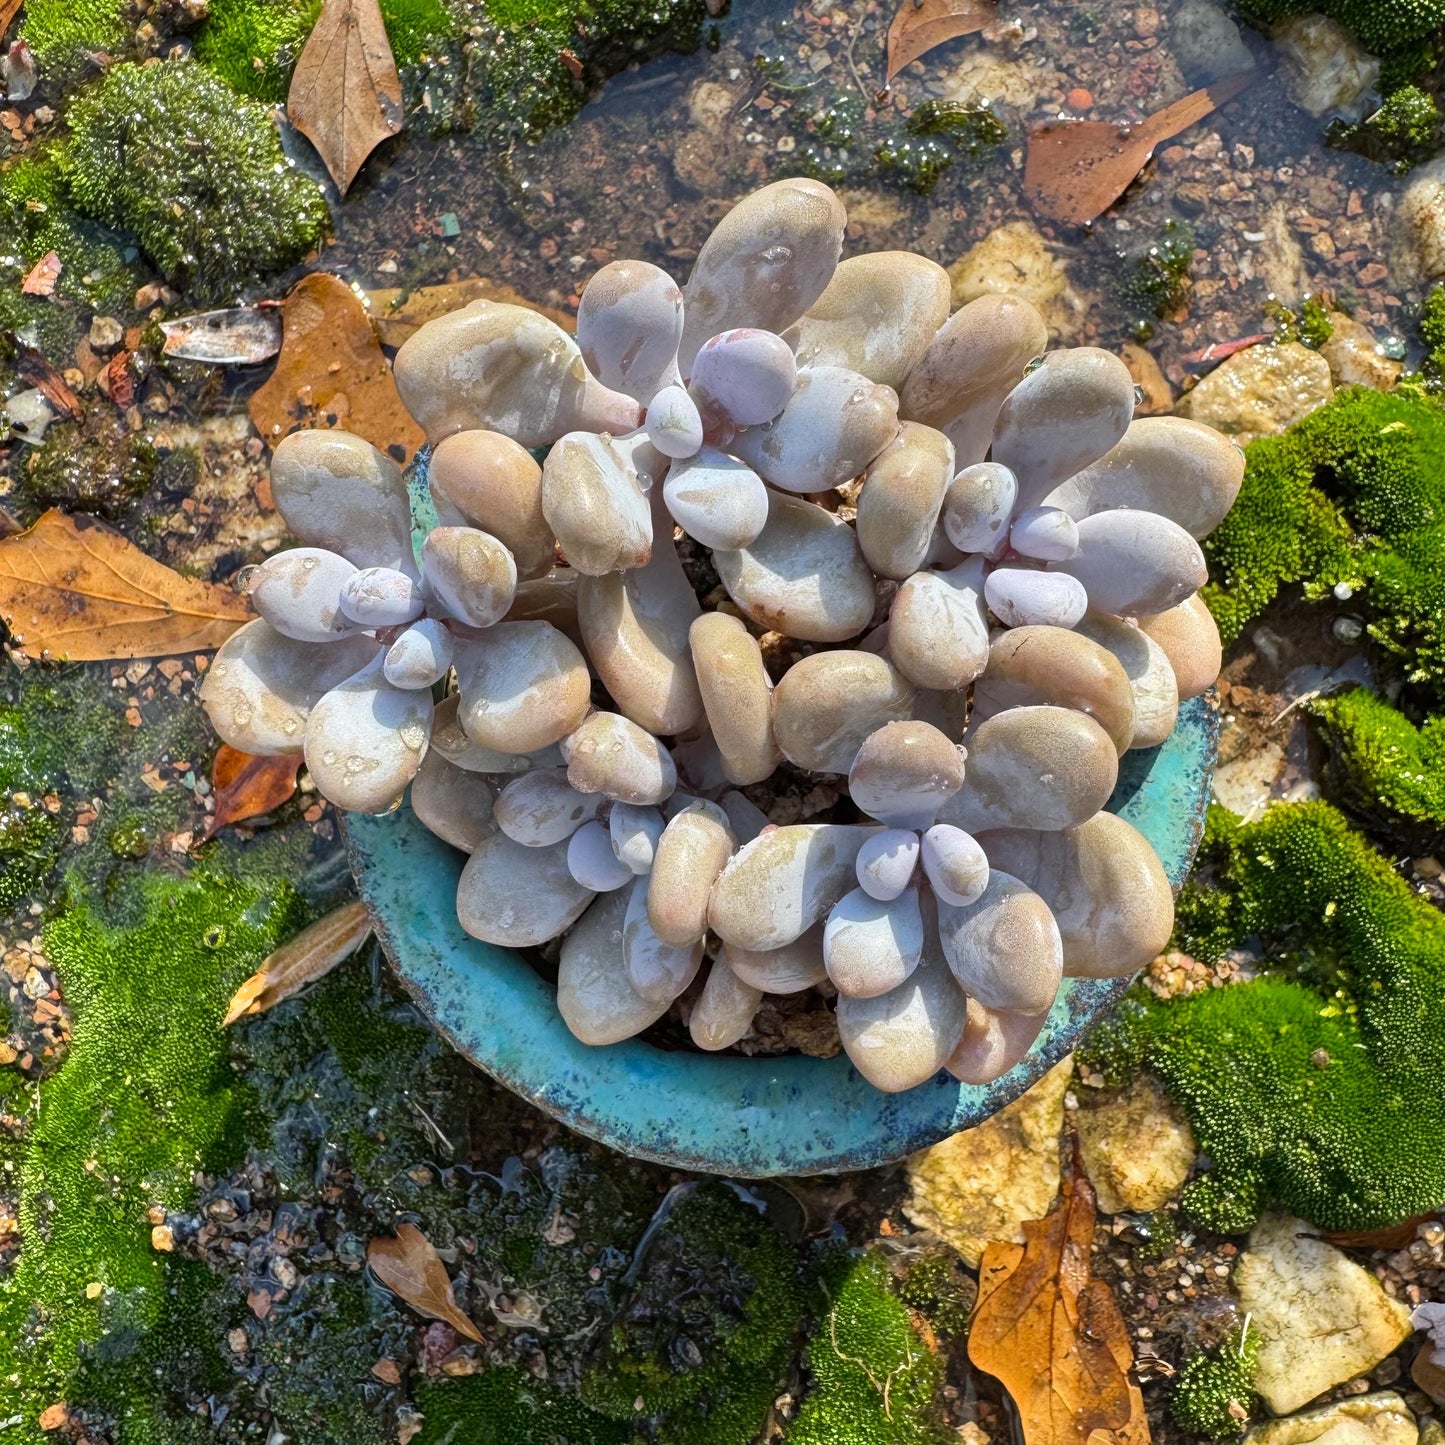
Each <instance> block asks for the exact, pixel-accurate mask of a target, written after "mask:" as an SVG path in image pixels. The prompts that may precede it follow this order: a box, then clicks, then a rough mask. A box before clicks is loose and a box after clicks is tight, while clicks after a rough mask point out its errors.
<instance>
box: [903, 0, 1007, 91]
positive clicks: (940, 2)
mask: <svg viewBox="0 0 1445 1445" xmlns="http://www.w3.org/2000/svg"><path fill="white" fill-rule="evenodd" d="M997 19H998V5H997V4H996V3H995V0H921V3H920V0H899V4H898V13H897V14H896V15H895V16H894V17H893V24H892V25H890V26H889V27H888V77H887V83H888V84H889V85H892V84H893V77H894V76H895V75H897V74H898V72H899V71H900V70H902V69H903V67H904V66H905V65H907V64H909V63H910V62H911V61H914V60H917V59H918V57H919V56H920V55H927V54H928V52H929V51H930V50H932V49H933V47H934V46H935V45H942V44H943V42H944V41H945V40H954V39H957V37H958V36H960V35H972V34H973V33H974V31H976V30H982V29H983V27H984V26H985V25H988V24H990V23H991V22H992V21H994V20H997Z"/></svg>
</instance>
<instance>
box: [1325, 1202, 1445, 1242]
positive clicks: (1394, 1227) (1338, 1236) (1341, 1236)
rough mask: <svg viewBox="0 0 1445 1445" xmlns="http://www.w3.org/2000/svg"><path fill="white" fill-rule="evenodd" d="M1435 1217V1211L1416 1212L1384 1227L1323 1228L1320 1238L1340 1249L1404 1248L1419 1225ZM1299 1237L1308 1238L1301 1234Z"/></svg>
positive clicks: (1412, 1238)
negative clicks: (1410, 1216)
mask: <svg viewBox="0 0 1445 1445" xmlns="http://www.w3.org/2000/svg"><path fill="white" fill-rule="evenodd" d="M1434 1218H1435V1211H1433V1210H1432V1211H1431V1212H1430V1213H1428V1214H1417V1215H1415V1217H1414V1218H1413V1219H1402V1220H1401V1221H1400V1223H1399V1224H1391V1225H1387V1226H1386V1227H1385V1228H1384V1229H1365V1230H1351V1229H1336V1230H1324V1231H1321V1233H1320V1236H1319V1237H1320V1238H1321V1239H1323V1240H1325V1241H1327V1242H1328V1243H1330V1244H1335V1245H1338V1246H1339V1247H1340V1248H1341V1249H1404V1248H1405V1247H1406V1246H1407V1245H1410V1244H1413V1243H1414V1241H1415V1235H1416V1233H1417V1229H1418V1226H1419V1225H1422V1224H1424V1223H1426V1222H1427V1221H1428V1220H1431V1219H1434ZM1300 1238H1301V1239H1307V1238H1310V1236H1309V1235H1306V1234H1301V1235H1300Z"/></svg>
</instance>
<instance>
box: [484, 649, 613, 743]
mask: <svg viewBox="0 0 1445 1445" xmlns="http://www.w3.org/2000/svg"><path fill="white" fill-rule="evenodd" d="M456 669H457V683H458V689H459V692H460V696H461V703H460V706H459V708H458V713H457V716H458V717H459V719H460V720H461V724H462V728H463V729H464V731H465V732H466V734H467V736H468V737H469V738H471V739H472V741H473V742H477V743H480V744H481V745H482V746H483V747H485V748H491V749H494V750H495V751H496V752H499V753H530V752H535V751H536V750H537V749H538V748H544V747H546V746H547V745H548V743H555V742H557V741H559V740H560V739H562V738H564V737H566V736H567V734H568V733H570V732H573V731H575V730H576V728H577V727H578V725H579V724H580V723H581V721H582V719H583V718H584V717H585V716H586V715H587V709H588V707H589V706H590V701H591V694H592V678H591V675H590V674H589V673H588V671H587V660H586V659H585V658H584V657H583V656H582V654H581V653H580V652H578V650H577V649H576V647H574V646H573V645H572V643H571V642H569V641H568V640H567V638H565V637H564V636H563V635H562V634H561V633H560V632H558V630H557V629H556V628H555V627H553V626H552V625H551V623H548V622H499V623H498V624H497V625H496V626H495V627H489V628H488V629H487V630H486V631H485V632H478V633H476V634H475V635H474V636H471V637H465V638H461V639H459V640H458V642H457V644H456Z"/></svg>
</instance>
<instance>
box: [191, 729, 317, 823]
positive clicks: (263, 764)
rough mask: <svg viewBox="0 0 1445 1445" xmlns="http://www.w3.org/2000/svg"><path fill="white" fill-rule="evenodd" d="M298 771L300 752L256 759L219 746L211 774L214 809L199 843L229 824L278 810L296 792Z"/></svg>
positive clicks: (223, 745) (230, 748) (299, 767)
mask: <svg viewBox="0 0 1445 1445" xmlns="http://www.w3.org/2000/svg"><path fill="white" fill-rule="evenodd" d="M300 770H301V755H300V753H284V754H278V755H277V756H274V757H266V758H258V757H255V756H253V755H252V754H251V753H243V752H241V751H240V750H239V749H237V748H233V747H232V746H231V745H230V744H229V743H222V744H221V747H220V750H219V751H218V752H217V753H216V761H215V764H214V766H213V767H212V771H211V792H212V794H213V796H214V797H215V800H216V810H215V812H214V813H212V814H211V817H210V821H209V822H208V823H207V824H206V830H205V832H204V833H202V834H201V842H203V843H204V842H205V841H206V840H207V839H209V838H213V837H215V835H216V834H217V833H218V832H220V830H221V829H222V828H227V827H229V826H230V825H231V824H232V823H242V822H245V820H246V819H247V818H258V817H260V816H261V815H262V814H263V813H269V812H272V811H273V810H274V809H276V808H279V807H280V806H281V804H282V803H284V802H285V801H286V800H287V798H289V797H290V796H291V795H292V794H293V793H294V792H295V791H296V774H297V773H298V772H300Z"/></svg>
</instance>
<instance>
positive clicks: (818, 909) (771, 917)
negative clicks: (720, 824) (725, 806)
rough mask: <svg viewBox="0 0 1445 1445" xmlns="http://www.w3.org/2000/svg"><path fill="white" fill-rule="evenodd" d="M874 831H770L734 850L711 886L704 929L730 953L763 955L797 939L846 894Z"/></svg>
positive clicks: (796, 827)
mask: <svg viewBox="0 0 1445 1445" xmlns="http://www.w3.org/2000/svg"><path fill="white" fill-rule="evenodd" d="M874 831H875V830H874V829H872V828H861V827H856V826H853V825H850V824H842V823H795V824H792V825H791V826H789V827H786V828H773V829H771V830H770V831H769V832H766V833H764V834H763V835H762V836H761V837H759V838H755V839H754V840H753V841H752V842H751V843H747V844H745V845H744V846H743V847H741V848H739V849H738V851H737V852H736V853H734V854H733V856H732V858H731V859H730V860H729V861H728V865H727V867H726V868H724V869H723V871H722V873H721V875H720V876H719V877H718V880H717V882H716V883H715V884H713V890H712V899H711V901H710V902H709V904H708V923H709V924H710V926H711V927H712V930H713V932H714V933H716V934H717V935H718V937H719V938H721V939H722V940H723V942H724V943H726V944H728V945H729V946H736V947H738V948H743V949H747V950H749V951H750V952H753V953H766V952H768V951H769V950H771V949H774V948H781V947H782V946H783V945H784V944H785V943H791V942H792V941H793V940H794V939H795V938H800V937H802V935H803V934H804V933H806V932H807V931H808V930H809V929H810V928H812V926H813V925H814V924H815V923H817V922H819V921H820V920H821V919H822V918H823V916H824V915H825V914H826V913H827V912H828V910H829V909H830V908H832V906H833V905H834V904H835V903H836V902H837V901H838V900H839V899H840V898H841V897H842V896H843V895H844V894H845V893H846V892H848V890H849V889H850V888H851V887H852V886H853V865H854V862H855V860H856V859H857V857H858V849H859V848H860V847H862V845H863V840H864V839H865V838H867V837H868V836H869V834H870V833H872V832H874Z"/></svg>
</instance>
